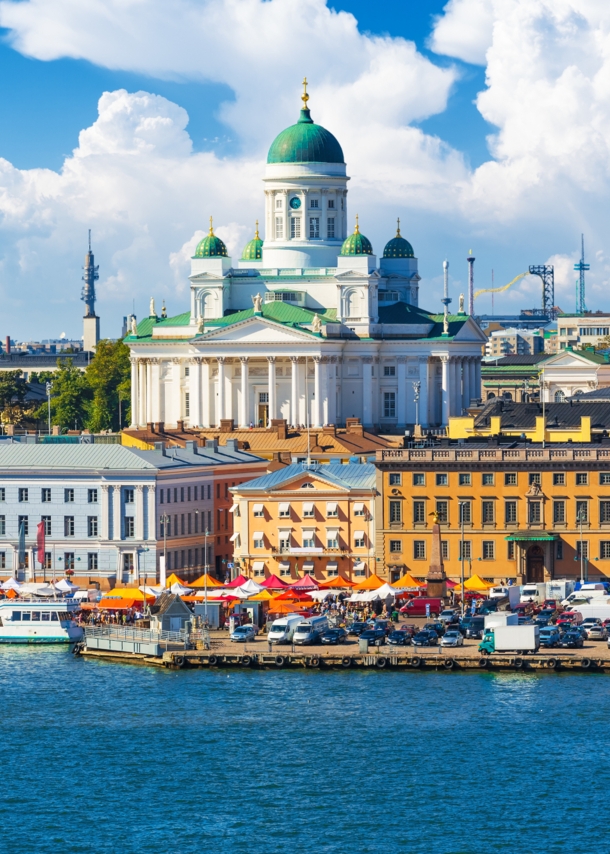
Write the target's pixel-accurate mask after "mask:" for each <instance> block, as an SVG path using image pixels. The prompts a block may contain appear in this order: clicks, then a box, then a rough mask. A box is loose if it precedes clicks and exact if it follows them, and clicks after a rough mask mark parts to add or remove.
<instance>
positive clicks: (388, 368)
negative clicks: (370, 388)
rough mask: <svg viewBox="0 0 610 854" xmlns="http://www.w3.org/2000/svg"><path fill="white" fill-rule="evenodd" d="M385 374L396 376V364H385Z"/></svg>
mask: <svg viewBox="0 0 610 854" xmlns="http://www.w3.org/2000/svg"><path fill="white" fill-rule="evenodd" d="M383 375H384V377H395V376H396V368H395V366H394V365H384V366H383Z"/></svg>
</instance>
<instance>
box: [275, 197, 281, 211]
mask: <svg viewBox="0 0 610 854" xmlns="http://www.w3.org/2000/svg"><path fill="white" fill-rule="evenodd" d="M275 207H276V208H278V209H281V207H282V200H281V199H276V200H275Z"/></svg>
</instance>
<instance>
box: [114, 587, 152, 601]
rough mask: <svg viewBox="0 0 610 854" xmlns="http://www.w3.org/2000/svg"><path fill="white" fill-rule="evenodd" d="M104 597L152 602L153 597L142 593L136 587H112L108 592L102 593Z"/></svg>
mask: <svg viewBox="0 0 610 854" xmlns="http://www.w3.org/2000/svg"><path fill="white" fill-rule="evenodd" d="M104 598H105V599H132V600H133V601H134V602H143V601H144V599H146V601H147V602H154V601H155V597H154V596H150V595H148V594H145V593H143V592H142V591H141V590H139V589H138V588H137V587H113V588H112V590H110V591H109V592H108V593H106V594H104Z"/></svg>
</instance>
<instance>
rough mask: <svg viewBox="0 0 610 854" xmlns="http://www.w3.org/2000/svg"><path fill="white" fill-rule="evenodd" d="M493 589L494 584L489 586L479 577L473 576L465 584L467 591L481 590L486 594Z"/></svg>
mask: <svg viewBox="0 0 610 854" xmlns="http://www.w3.org/2000/svg"><path fill="white" fill-rule="evenodd" d="M492 587H493V584H488V583H487V581H483V579H482V578H480V577H479V576H478V575H473V576H471V577H470V578H469V579H468V581H465V582H464V589H465V590H481V591H483V592H485V591H486V590H489V589H490V588H492Z"/></svg>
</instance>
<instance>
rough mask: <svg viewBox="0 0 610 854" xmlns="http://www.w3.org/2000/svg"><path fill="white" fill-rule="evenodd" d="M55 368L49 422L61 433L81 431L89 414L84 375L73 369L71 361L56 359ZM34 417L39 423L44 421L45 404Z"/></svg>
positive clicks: (89, 393) (86, 385) (89, 396)
mask: <svg viewBox="0 0 610 854" xmlns="http://www.w3.org/2000/svg"><path fill="white" fill-rule="evenodd" d="M57 367H58V370H57V371H55V372H54V374H53V387H52V389H51V421H52V423H53V424H54V425H58V426H59V427H60V429H61V430H62V431H65V430H82V428H83V427H85V426H86V422H87V417H88V414H89V403H90V399H91V391H90V389H89V385H88V383H87V380H86V378H85V375H84V374H83V373H82V372H81V371H79V369H78V368H75V367H74V364H73V362H72V359H61V358H60V359H58V360H57ZM36 415H37V417H38V418H40V420H41V421H46V418H47V404H46V403H44V404H42V406H40V407H39V408H38V410H37V412H36Z"/></svg>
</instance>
